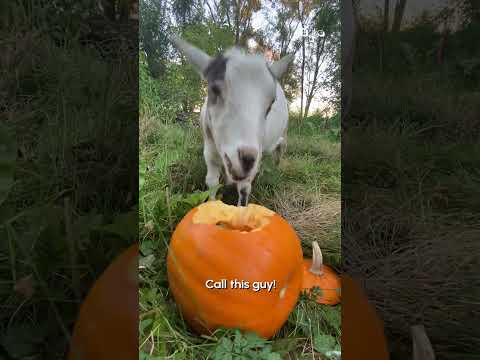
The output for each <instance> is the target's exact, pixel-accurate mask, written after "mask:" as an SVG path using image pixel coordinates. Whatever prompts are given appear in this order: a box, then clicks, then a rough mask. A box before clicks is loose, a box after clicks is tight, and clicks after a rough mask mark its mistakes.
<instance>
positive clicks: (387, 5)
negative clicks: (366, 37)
mask: <svg viewBox="0 0 480 360" xmlns="http://www.w3.org/2000/svg"><path fill="white" fill-rule="evenodd" d="M389 19H390V0H385V5H384V7H383V32H385V33H386V32H388V28H389Z"/></svg>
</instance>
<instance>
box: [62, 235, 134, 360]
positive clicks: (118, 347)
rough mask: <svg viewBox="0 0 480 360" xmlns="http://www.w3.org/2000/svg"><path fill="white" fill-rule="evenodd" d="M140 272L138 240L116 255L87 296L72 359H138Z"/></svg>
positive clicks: (73, 341)
mask: <svg viewBox="0 0 480 360" xmlns="http://www.w3.org/2000/svg"><path fill="white" fill-rule="evenodd" d="M137 273H138V245H137V244H135V245H132V246H131V247H129V248H128V249H127V250H125V251H124V252H123V253H121V254H120V255H119V256H118V257H117V258H116V259H114V261H113V262H112V263H111V264H110V265H109V266H108V268H107V269H106V270H105V271H104V272H103V274H102V275H101V276H100V277H99V278H98V280H97V281H96V282H95V284H94V285H93V287H92V289H91V290H90V292H89V293H88V295H87V297H86V298H85V301H84V302H83V304H82V306H81V308H80V312H79V315H78V319H77V321H76V323H75V328H74V331H73V336H72V340H71V343H70V352H69V355H68V360H87V359H88V360H110V359H112V358H114V359H119V360H123V359H125V360H131V359H138V279H137ZM112 336H113V338H112ZM112 339H114V343H113V344H112Z"/></svg>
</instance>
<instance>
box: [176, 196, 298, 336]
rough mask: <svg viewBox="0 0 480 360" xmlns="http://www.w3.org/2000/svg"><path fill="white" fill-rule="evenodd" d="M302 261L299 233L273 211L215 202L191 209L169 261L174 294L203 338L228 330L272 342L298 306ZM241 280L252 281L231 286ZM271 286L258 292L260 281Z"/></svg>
mask: <svg viewBox="0 0 480 360" xmlns="http://www.w3.org/2000/svg"><path fill="white" fill-rule="evenodd" d="M302 256H303V255H302V248H301V246H300V241H299V239H298V237H297V235H296V233H295V231H294V230H293V228H292V227H291V226H290V225H289V224H288V223H287V222H286V221H285V220H284V219H283V218H282V217H281V216H280V215H278V214H276V213H275V212H273V211H271V210H269V209H267V208H265V207H262V206H259V205H255V204H249V205H248V206H247V207H236V206H230V205H226V204H224V203H222V202H221V201H210V202H207V203H204V204H201V205H200V206H198V207H197V208H195V209H193V210H191V211H190V212H189V213H188V214H187V215H186V216H185V217H184V218H183V219H182V221H181V222H180V223H179V224H178V226H177V227H176V229H175V231H174V233H173V236H172V239H171V242H170V247H169V252H168V257H167V271H168V279H169V284H170V289H171V291H172V294H173V296H174V298H175V300H176V302H177V304H178V307H179V309H180V311H181V312H182V314H183V317H184V319H185V320H186V321H187V322H188V323H189V324H190V326H191V327H192V328H193V329H194V330H195V331H196V332H197V333H207V334H208V333H209V332H212V331H213V330H215V329H217V328H219V327H225V328H238V329H241V330H245V331H251V332H255V333H257V334H258V335H259V336H262V337H264V338H269V337H271V336H273V335H274V334H275V333H276V332H277V331H278V330H279V329H280V328H281V327H282V325H283V324H284V322H285V321H286V320H287V318H288V315H289V314H290V312H291V311H292V309H293V308H294V306H295V304H296V302H297V299H298V296H299V294H300V288H301V283H302ZM222 279H224V280H225V282H221V280H222ZM208 280H211V281H210V282H209V283H208V284H206V282H207V281H208ZM235 280H237V281H238V283H237V285H241V282H242V281H244V282H248V285H249V288H238V287H237V288H232V286H231V285H232V284H231V281H235ZM273 281H275V287H274V288H272V289H271V291H268V290H266V289H262V290H260V291H254V288H253V286H254V282H273ZM214 282H215V283H214ZM207 285H208V286H210V287H211V286H213V285H215V286H217V287H224V288H207ZM225 285H226V286H225ZM243 285H246V284H245V283H244V284H243ZM225 287H226V288H225Z"/></svg>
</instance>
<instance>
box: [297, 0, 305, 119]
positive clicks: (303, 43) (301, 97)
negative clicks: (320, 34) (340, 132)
mask: <svg viewBox="0 0 480 360" xmlns="http://www.w3.org/2000/svg"><path fill="white" fill-rule="evenodd" d="M302 5H303V4H302V2H301V1H299V3H298V15H299V17H300V22H301V24H302V69H301V76H300V91H301V95H300V119H301V120H303V95H304V83H305V24H304V18H303V17H304V13H305V12H304V10H303V6H302Z"/></svg>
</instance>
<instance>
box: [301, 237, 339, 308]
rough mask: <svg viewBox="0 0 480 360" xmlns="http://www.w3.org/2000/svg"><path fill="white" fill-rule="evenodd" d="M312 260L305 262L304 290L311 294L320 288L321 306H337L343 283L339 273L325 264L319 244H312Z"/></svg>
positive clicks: (319, 301)
mask: <svg viewBox="0 0 480 360" xmlns="http://www.w3.org/2000/svg"><path fill="white" fill-rule="evenodd" d="M312 248H313V257H312V259H304V260H303V283H302V288H303V290H305V291H307V292H310V291H311V290H312V289H313V288H316V287H318V288H320V290H321V294H319V295H318V296H317V299H316V302H317V303H319V304H327V305H336V304H338V303H339V302H340V291H341V282H340V277H339V276H338V275H337V273H336V272H335V271H334V270H333V269H331V268H330V267H328V266H327V265H324V264H323V257H322V251H321V250H320V246H318V243H317V242H316V241H314V242H313V243H312Z"/></svg>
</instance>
